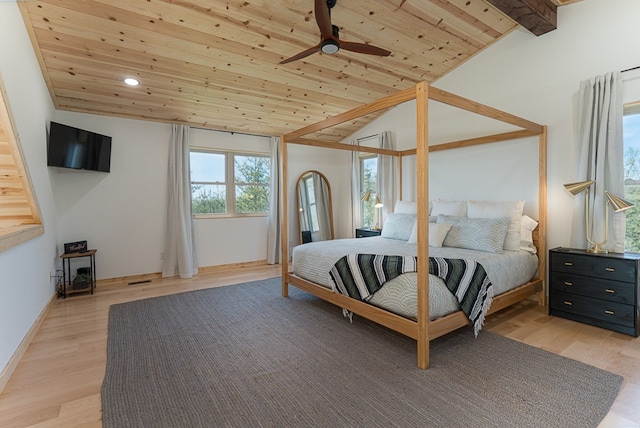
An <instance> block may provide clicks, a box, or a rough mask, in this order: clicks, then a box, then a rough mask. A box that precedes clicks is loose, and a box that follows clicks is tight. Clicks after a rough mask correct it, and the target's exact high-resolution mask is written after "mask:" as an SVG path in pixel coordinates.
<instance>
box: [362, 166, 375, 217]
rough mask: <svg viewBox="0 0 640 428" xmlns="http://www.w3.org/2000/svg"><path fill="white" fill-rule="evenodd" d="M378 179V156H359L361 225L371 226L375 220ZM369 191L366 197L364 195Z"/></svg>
mask: <svg viewBox="0 0 640 428" xmlns="http://www.w3.org/2000/svg"><path fill="white" fill-rule="evenodd" d="M377 180H378V156H377V155H370V156H363V157H361V158H360V195H361V197H362V196H363V197H364V200H363V199H361V200H360V217H361V224H362V226H363V227H372V226H373V225H374V222H375V208H374V207H373V205H374V204H375V201H376V184H377ZM367 192H368V193H369V195H368V198H367V197H366V196H365V195H367Z"/></svg>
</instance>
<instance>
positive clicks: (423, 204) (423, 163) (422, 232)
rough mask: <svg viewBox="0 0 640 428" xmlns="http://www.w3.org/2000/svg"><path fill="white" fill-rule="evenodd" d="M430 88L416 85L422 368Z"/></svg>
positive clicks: (425, 356) (421, 354) (425, 360)
mask: <svg viewBox="0 0 640 428" xmlns="http://www.w3.org/2000/svg"><path fill="white" fill-rule="evenodd" d="M428 108H429V87H428V85H427V84H426V83H425V82H421V83H418V84H417V85H416V122H417V134H416V137H417V141H416V143H417V147H416V149H417V152H416V154H417V156H416V157H417V169H418V178H417V180H418V183H417V185H418V186H417V187H418V198H417V199H418V314H417V315H418V368H420V369H427V368H429V340H430V339H429V121H428V117H429V116H428Z"/></svg>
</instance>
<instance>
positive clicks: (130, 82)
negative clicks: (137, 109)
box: [124, 77, 140, 86]
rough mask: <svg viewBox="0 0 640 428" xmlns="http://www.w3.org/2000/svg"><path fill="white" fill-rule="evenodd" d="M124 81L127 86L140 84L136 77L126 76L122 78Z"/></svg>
mask: <svg viewBox="0 0 640 428" xmlns="http://www.w3.org/2000/svg"><path fill="white" fill-rule="evenodd" d="M124 83H126V84H127V85H129V86H138V85H139V84H140V81H139V80H138V79H134V78H133V77H127V78H125V79H124Z"/></svg>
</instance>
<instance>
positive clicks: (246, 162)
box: [190, 149, 271, 217]
mask: <svg viewBox="0 0 640 428" xmlns="http://www.w3.org/2000/svg"><path fill="white" fill-rule="evenodd" d="M190 163H191V206H192V210H193V214H194V215H195V216H198V217H217V216H220V217H222V216H224V217H229V216H251V215H265V214H267V213H268V212H269V183H270V174H271V166H270V159H269V156H266V155H256V154H247V153H233V152H218V151H209V150H201V149H192V150H191V152H190Z"/></svg>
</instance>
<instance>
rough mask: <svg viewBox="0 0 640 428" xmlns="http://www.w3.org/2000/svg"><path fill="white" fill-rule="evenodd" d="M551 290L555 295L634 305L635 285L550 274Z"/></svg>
mask: <svg viewBox="0 0 640 428" xmlns="http://www.w3.org/2000/svg"><path fill="white" fill-rule="evenodd" d="M550 279H551V284H550V286H551V289H552V290H553V292H554V293H555V292H556V291H558V292H565V293H571V294H579V295H581V296H586V297H593V298H596V299H602V300H609V301H612V302H619V303H625V304H628V305H633V304H634V299H635V294H636V293H635V284H632V283H629V282H620V281H609V280H606V279H599V278H591V277H588V276H580V275H574V274H572V273H565V272H553V273H552V274H551V278H550Z"/></svg>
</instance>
